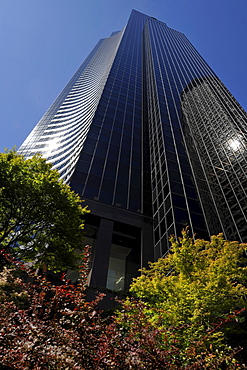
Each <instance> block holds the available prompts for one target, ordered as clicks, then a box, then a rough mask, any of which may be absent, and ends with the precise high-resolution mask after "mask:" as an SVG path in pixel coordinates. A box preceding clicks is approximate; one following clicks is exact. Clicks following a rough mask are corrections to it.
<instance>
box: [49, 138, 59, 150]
mask: <svg viewBox="0 0 247 370" xmlns="http://www.w3.org/2000/svg"><path fill="white" fill-rule="evenodd" d="M57 144H58V138H56V137H55V138H54V139H52V140H50V141H49V143H48V148H47V149H48V151H50V152H52V151H53V149H56V148H57Z"/></svg>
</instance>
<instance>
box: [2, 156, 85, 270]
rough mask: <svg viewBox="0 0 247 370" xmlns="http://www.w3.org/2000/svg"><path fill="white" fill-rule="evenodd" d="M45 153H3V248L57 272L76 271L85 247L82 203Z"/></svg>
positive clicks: (21, 258) (36, 265) (37, 265)
mask: <svg viewBox="0 0 247 370" xmlns="http://www.w3.org/2000/svg"><path fill="white" fill-rule="evenodd" d="M51 167H52V165H51V164H49V163H47V162H46V160H45V159H43V158H42V157H41V156H40V155H35V156H33V157H32V158H30V159H27V160H25V158H24V157H23V156H21V155H19V154H18V153H16V152H15V151H8V152H7V153H1V154H0V246H1V249H4V250H5V251H6V252H8V253H11V254H12V255H13V256H15V257H17V258H18V259H19V260H23V261H25V262H28V261H31V262H32V263H33V264H34V266H35V267H42V266H44V265H45V266H46V268H47V269H51V270H58V271H61V270H64V269H66V268H68V267H70V268H75V267H76V266H77V264H78V261H79V255H78V254H77V253H76V252H75V250H76V249H78V250H79V249H81V247H82V229H83V221H82V217H83V215H84V214H85V212H87V210H86V208H83V207H82V206H81V199H80V198H79V196H78V195H76V194H75V193H74V192H73V191H71V190H70V188H69V186H68V185H66V184H65V183H63V181H61V180H59V173H58V171H56V170H53V169H51Z"/></svg>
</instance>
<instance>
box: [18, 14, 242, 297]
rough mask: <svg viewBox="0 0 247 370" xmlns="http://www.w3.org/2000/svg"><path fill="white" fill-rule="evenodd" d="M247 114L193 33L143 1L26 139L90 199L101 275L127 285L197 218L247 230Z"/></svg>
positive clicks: (201, 227) (194, 228)
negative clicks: (148, 9)
mask: <svg viewBox="0 0 247 370" xmlns="http://www.w3.org/2000/svg"><path fill="white" fill-rule="evenodd" d="M246 133H247V114H246V112H245V111H244V110H243V109H242V107H241V106H240V105H239V104H238V102H237V101H236V100H235V99H234V97H233V96H232V95H231V94H230V92H229V91H228V90H227V88H226V87H225V86H224V85H223V83H222V82H221V81H220V80H219V78H218V77H217V76H216V75H215V73H214V72H213V71H212V69H211V68H210V67H209V66H208V65H207V63H206V62H205V61H204V59H203V58H202V57H201V56H200V55H199V53H198V52H197V51H196V50H195V48H194V47H193V46H192V45H191V43H190V42H189V41H188V39H187V38H186V37H185V36H184V34H182V33H180V32H178V31H175V30H173V29H171V28H169V27H168V26H167V25H166V24H165V23H163V22H160V21H159V20H157V19H156V18H153V17H149V16H147V15H144V14H142V13H139V12H137V11H132V13H131V16H130V18H129V21H128V23H127V26H126V27H125V28H124V30H123V31H119V32H114V33H113V34H112V35H111V36H110V37H109V38H106V39H103V40H100V41H99V43H98V44H97V45H96V47H95V48H94V49H93V51H92V52H91V53H90V55H89V56H88V58H87V59H86V60H85V61H84V63H83V64H82V65H81V67H80V68H79V69H78V71H77V72H76V73H75V75H74V76H73V77H72V79H71V80H70V82H69V83H68V85H67V86H66V87H65V89H64V90H63V91H62V92H61V94H60V95H59V96H58V98H57V99H56V100H55V102H54V103H53V104H52V105H51V107H50V108H49V109H48V111H47V112H46V113H45V115H44V116H43V118H42V119H41V120H40V121H39V123H38V124H37V125H36V127H35V128H34V130H33V131H32V132H31V133H30V135H29V136H28V137H27V139H26V140H25V141H24V143H23V144H22V146H21V147H20V149H19V153H21V154H24V155H25V156H26V157H29V156H32V155H33V154H35V153H37V152H39V153H42V155H44V156H45V157H46V158H47V159H48V161H50V162H52V163H53V165H54V168H57V169H58V170H59V171H60V173H61V178H63V179H64V180H65V181H66V182H67V183H68V184H70V186H71V188H72V189H73V190H74V191H76V192H77V193H78V194H79V195H80V196H81V197H82V199H85V201H86V204H88V206H89V209H90V210H91V214H90V215H89V216H88V218H87V219H86V234H87V237H88V240H89V242H90V244H92V246H93V252H92V257H93V259H92V270H91V275H90V276H91V285H93V286H99V287H106V288H109V289H111V290H117V291H119V290H124V289H126V287H127V286H128V284H129V282H130V280H131V278H132V277H133V276H135V275H136V273H137V270H138V268H139V267H141V266H142V265H145V264H146V263H147V261H149V260H157V259H158V258H159V257H162V256H164V255H165V254H166V253H167V251H168V250H169V241H168V240H169V235H171V234H176V235H180V232H181V229H182V228H184V227H185V226H187V225H188V226H189V228H190V230H191V233H193V234H194V233H196V235H197V236H198V237H203V238H209V235H212V234H215V233H219V232H223V233H224V235H225V237H226V238H228V239H230V240H233V239H234V240H239V241H241V242H246V241H247V227H246V225H247V196H246V195H247V175H246V174H247V161H246V149H247V143H246Z"/></svg>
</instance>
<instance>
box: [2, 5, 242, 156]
mask: <svg viewBox="0 0 247 370" xmlns="http://www.w3.org/2000/svg"><path fill="white" fill-rule="evenodd" d="M131 9H136V10H138V11H140V12H143V13H145V14H148V15H150V16H154V17H155V18H157V19H159V20H161V21H164V22H165V23H166V24H167V25H168V26H169V27H171V28H174V29H176V30H178V31H180V32H183V33H184V34H185V35H186V36H187V37H188V39H189V40H190V41H191V42H192V44H193V45H194V46H195V47H196V48H197V50H198V51H199V52H200V53H201V55H202V56H203V57H204V58H205V60H206V61H207V62H208V64H209V65H210V66H211V67H212V68H213V70H214V71H215V72H216V74H217V75H218V76H219V77H220V79H221V80H222V81H223V82H224V83H225V85H226V86H227V88H228V89H229V90H230V91H231V92H232V94H233V95H234V96H235V97H236V99H237V100H238V101H239V103H240V104H241V105H242V106H243V107H244V109H245V110H247V93H246V86H247V72H246V66H247V0H125V1H122V0H121V1H120V0H0V50H1V57H0V115H1V121H0V122H1V131H0V151H1V152H2V151H3V150H4V147H7V148H12V147H13V146H14V145H16V146H17V147H19V146H20V145H21V143H22V142H23V140H24V139H25V138H26V136H27V135H28V134H29V132H30V131H31V130H32V128H33V127H34V126H35V124H36V123H37V122H38V121H39V119H40V118H41V117H42V115H43V114H44V113H45V111H46V110H47V108H48V107H49V106H50V105H51V103H52V102H53V101H54V99H55V98H56V97H57V95H58V94H59V93H60V91H61V90H62V89H63V87H64V86H65V85H66V83H67V82H68V81H69V79H70V78H71V77H72V75H73V74H74V72H75V71H76V70H77V68H78V67H79V66H80V64H81V63H82V61H83V60H84V59H85V57H86V56H87V55H88V53H89V52H90V51H91V49H92V48H93V47H94V45H95V44H96V43H97V41H98V40H99V39H100V38H104V37H108V36H109V35H110V34H111V32H112V31H116V30H120V29H122V28H123V27H124V26H125V24H126V22H127V19H128V17H129V15H130V12H131Z"/></svg>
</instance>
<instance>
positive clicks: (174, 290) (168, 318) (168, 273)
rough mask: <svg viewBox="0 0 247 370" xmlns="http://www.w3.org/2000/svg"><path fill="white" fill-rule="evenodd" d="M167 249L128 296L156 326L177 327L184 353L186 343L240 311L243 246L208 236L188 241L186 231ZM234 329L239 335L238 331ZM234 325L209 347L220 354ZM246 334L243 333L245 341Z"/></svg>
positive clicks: (246, 274)
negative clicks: (143, 306) (143, 304)
mask: <svg viewBox="0 0 247 370" xmlns="http://www.w3.org/2000/svg"><path fill="white" fill-rule="evenodd" d="M171 244H172V245H171V253H169V255H168V256H167V257H166V258H163V259H159V260H158V261H157V262H155V263H150V268H149V269H146V268H144V269H142V270H141V272H142V274H141V276H140V277H138V278H136V279H134V281H133V283H132V285H131V288H130V291H131V292H132V293H134V294H135V296H136V297H137V298H139V299H141V300H143V301H145V302H146V303H147V306H148V308H147V310H146V314H147V316H148V317H149V320H150V322H152V323H153V324H154V325H155V326H157V325H158V326H159V327H162V328H169V327H171V326H173V327H174V326H175V327H180V328H181V330H180V332H181V336H183V341H184V346H185V347H186V345H187V344H186V343H187V342H188V341H190V340H191V338H193V337H194V338H197V337H198V336H200V335H201V334H202V333H203V332H204V333H206V331H207V330H208V328H209V327H210V326H211V325H212V324H213V323H217V322H219V320H223V321H224V317H226V316H227V315H229V314H231V313H233V312H234V311H236V310H241V309H245V307H246V297H247V284H246V283H247V267H246V266H247V264H246V263H247V259H246V249H247V244H239V243H238V242H236V241H233V242H230V241H227V240H224V238H223V235H222V234H220V235H218V236H212V237H211V241H205V240H201V239H196V240H193V239H192V238H190V237H189V235H188V231H187V230H184V231H183V232H182V238H179V239H178V240H177V239H176V238H175V237H172V238H171ZM242 316H243V314H242ZM161 318H162V320H161ZM239 321H240V322H241V321H244V317H242V318H241V317H240V318H239ZM236 325H238V330H243V325H242V326H241V325H240V324H239V323H237V324H236ZM236 325H233V324H231V326H230V328H229V326H227V325H225V328H222V331H221V332H217V333H216V335H215V337H214V345H215V346H216V347H218V348H220V346H221V344H222V343H223V341H224V337H225V336H228V337H230V336H231V334H232V333H233V332H234V330H235V329H236ZM223 329H224V330H223ZM246 332H247V330H246V328H245V337H246ZM232 337H233V336H232ZM210 341H211V342H212V337H211V339H210ZM241 344H242V345H243V343H241ZM244 345H245V346H246V343H245V344H244Z"/></svg>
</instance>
